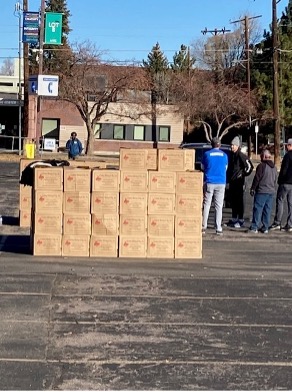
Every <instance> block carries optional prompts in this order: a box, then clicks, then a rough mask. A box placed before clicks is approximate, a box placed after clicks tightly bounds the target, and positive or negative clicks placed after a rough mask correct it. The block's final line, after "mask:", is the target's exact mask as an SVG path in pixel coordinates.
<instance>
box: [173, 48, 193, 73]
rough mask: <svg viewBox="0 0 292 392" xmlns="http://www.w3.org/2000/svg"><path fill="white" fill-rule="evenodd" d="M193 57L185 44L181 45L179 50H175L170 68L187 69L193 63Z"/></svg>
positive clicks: (176, 69) (174, 69) (191, 66)
mask: <svg viewBox="0 0 292 392" xmlns="http://www.w3.org/2000/svg"><path fill="white" fill-rule="evenodd" d="M195 61H196V60H195V59H194V58H193V57H192V56H191V55H190V51H189V49H188V47H187V46H185V45H181V47H180V50H179V52H175V54H174V56H173V64H171V68H172V70H173V71H180V72H183V71H189V70H190V69H191V68H193V66H194V64H195Z"/></svg>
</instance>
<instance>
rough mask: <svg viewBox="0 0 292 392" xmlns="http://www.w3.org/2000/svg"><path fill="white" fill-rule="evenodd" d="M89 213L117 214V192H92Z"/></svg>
mask: <svg viewBox="0 0 292 392" xmlns="http://www.w3.org/2000/svg"><path fill="white" fill-rule="evenodd" d="M91 213H92V214H96V215H103V214H114V215H115V214H118V213H119V193H117V192H92V194H91Z"/></svg>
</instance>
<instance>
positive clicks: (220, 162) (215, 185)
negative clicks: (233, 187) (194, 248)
mask: <svg viewBox="0 0 292 392" xmlns="http://www.w3.org/2000/svg"><path fill="white" fill-rule="evenodd" d="M211 145H212V149H211V150H209V151H206V152H205V153H204V155H203V159H202V164H201V167H202V170H203V172H204V201H203V223H202V233H203V234H205V232H206V229H207V226H208V218H209V212H210V207H211V203H212V199H213V197H214V205H215V229H216V234H218V235H222V234H223V231H222V210H223V204H224V194H225V186H226V170H227V166H228V157H227V155H226V154H225V152H223V151H221V150H220V146H221V142H220V139H219V138H217V137H214V138H213V139H212V141H211Z"/></svg>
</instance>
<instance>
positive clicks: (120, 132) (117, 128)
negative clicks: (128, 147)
mask: <svg viewBox="0 0 292 392" xmlns="http://www.w3.org/2000/svg"><path fill="white" fill-rule="evenodd" d="M114 139H118V140H124V139H125V126H124V125H114Z"/></svg>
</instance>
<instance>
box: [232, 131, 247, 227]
mask: <svg viewBox="0 0 292 392" xmlns="http://www.w3.org/2000/svg"><path fill="white" fill-rule="evenodd" d="M231 151H232V153H231V156H230V162H229V165H228V172H227V179H228V183H229V195H230V202H231V209H232V218H231V220H230V221H229V222H228V223H227V226H231V227H235V228H240V227H242V226H243V225H244V191H245V177H246V176H249V175H250V174H251V173H252V171H253V164H252V162H251V161H250V159H249V158H248V157H247V156H246V155H245V154H243V152H241V150H240V140H239V137H238V136H236V137H235V138H234V139H233V140H232V141H231Z"/></svg>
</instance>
